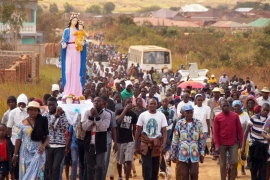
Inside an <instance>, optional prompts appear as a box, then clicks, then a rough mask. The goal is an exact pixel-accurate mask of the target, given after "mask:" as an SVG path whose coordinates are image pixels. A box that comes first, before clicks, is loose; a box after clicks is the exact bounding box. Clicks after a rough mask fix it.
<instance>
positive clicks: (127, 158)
mask: <svg viewBox="0 0 270 180" xmlns="http://www.w3.org/2000/svg"><path fill="white" fill-rule="evenodd" d="M124 107H125V108H124V109H119V110H117V111H116V113H115V115H116V123H117V145H118V148H117V149H118V151H117V155H116V159H117V170H118V175H119V179H122V164H124V163H125V165H126V179H129V175H130V171H131V163H132V160H133V155H134V149H133V147H134V142H133V137H135V136H134V135H135V130H136V123H137V115H136V114H135V113H134V112H133V111H131V109H132V99H131V98H126V99H124ZM132 136H133V137H132Z"/></svg>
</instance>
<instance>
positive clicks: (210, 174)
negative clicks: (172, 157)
mask: <svg viewBox="0 0 270 180" xmlns="http://www.w3.org/2000/svg"><path fill="white" fill-rule="evenodd" d="M135 166H136V171H137V175H138V176H137V177H135V178H131V179H138V180H139V179H140V180H142V179H143V178H142V169H141V165H140V164H139V162H138V160H136V161H135ZM199 171H200V172H199V179H200V180H219V179H220V173H219V165H217V161H213V160H212V157H211V156H206V157H205V162H204V163H203V164H200V167H199ZM238 174H239V176H238V178H237V179H241V180H250V171H249V170H246V174H247V175H245V176H244V175H241V172H240V171H238ZM171 175H172V176H171V180H174V179H175V165H174V164H172V174H171ZM107 179H108V180H109V178H107ZM117 179H118V175H117V172H115V180H117ZM123 179H124V178H123ZM159 179H162V178H159Z"/></svg>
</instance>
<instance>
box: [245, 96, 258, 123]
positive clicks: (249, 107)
mask: <svg viewBox="0 0 270 180" xmlns="http://www.w3.org/2000/svg"><path fill="white" fill-rule="evenodd" d="M256 105H258V102H257V100H256V99H255V98H254V96H252V95H249V96H248V97H247V98H245V99H244V101H243V107H244V111H245V112H246V113H247V114H248V115H249V117H250V118H251V116H253V115H254V114H255V112H254V107H255V106H256Z"/></svg>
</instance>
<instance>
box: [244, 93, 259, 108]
mask: <svg viewBox="0 0 270 180" xmlns="http://www.w3.org/2000/svg"><path fill="white" fill-rule="evenodd" d="M249 100H253V101H254V102H255V106H256V105H258V102H257V100H256V99H255V98H254V96H252V95H248V97H247V98H245V99H244V101H243V106H244V108H245V109H247V104H248V101H249ZM255 106H254V107H255Z"/></svg>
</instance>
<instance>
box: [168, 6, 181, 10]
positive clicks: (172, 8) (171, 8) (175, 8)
mask: <svg viewBox="0 0 270 180" xmlns="http://www.w3.org/2000/svg"><path fill="white" fill-rule="evenodd" d="M180 8H181V7H170V10H172V11H179V10H180Z"/></svg>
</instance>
